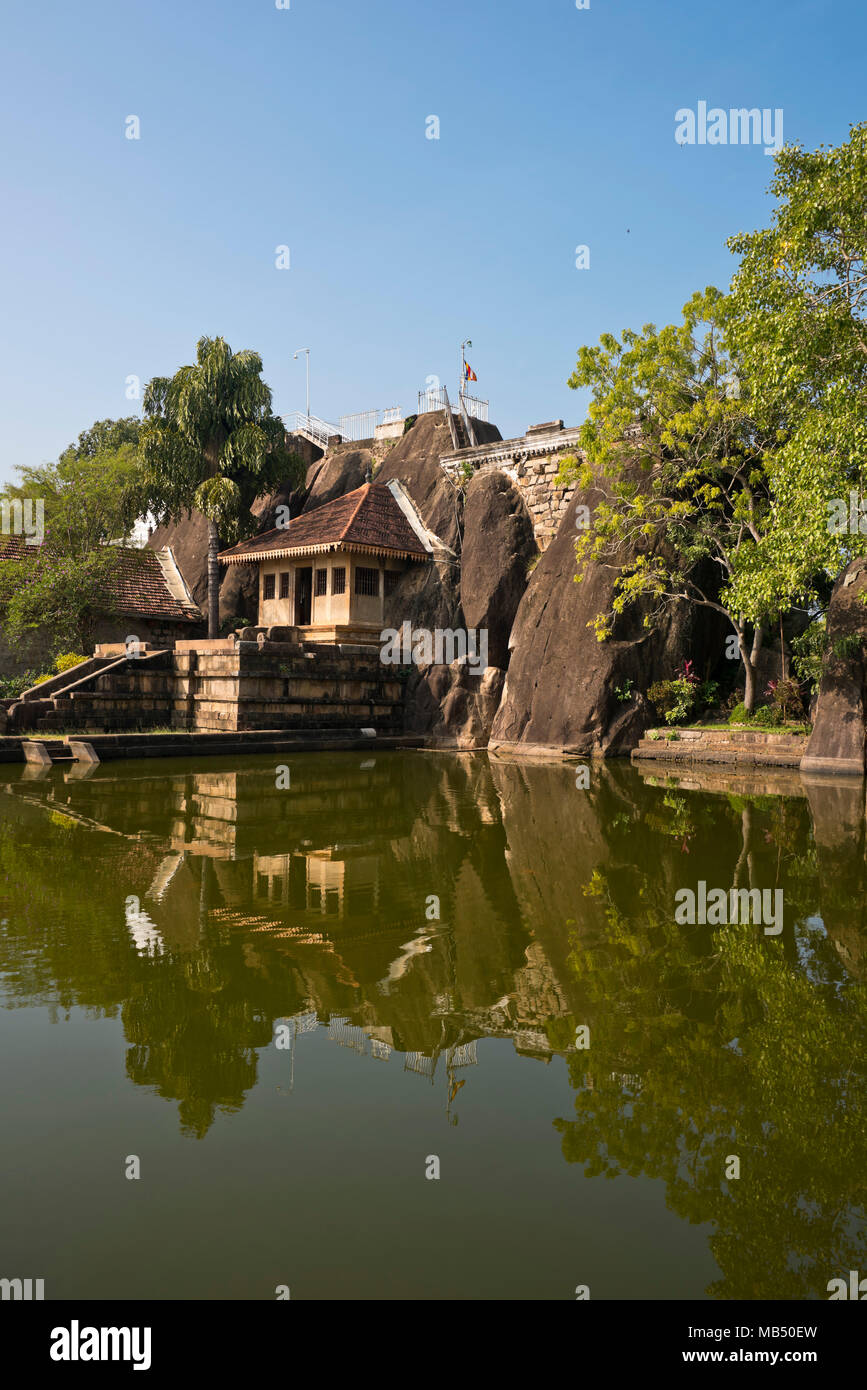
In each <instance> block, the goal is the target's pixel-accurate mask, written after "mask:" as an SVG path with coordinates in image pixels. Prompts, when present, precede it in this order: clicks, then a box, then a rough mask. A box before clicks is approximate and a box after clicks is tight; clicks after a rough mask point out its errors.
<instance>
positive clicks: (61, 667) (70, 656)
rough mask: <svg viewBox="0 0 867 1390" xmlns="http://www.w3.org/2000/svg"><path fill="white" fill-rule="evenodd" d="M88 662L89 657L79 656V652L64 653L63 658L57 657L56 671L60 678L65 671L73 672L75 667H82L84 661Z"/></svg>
mask: <svg viewBox="0 0 867 1390" xmlns="http://www.w3.org/2000/svg"><path fill="white" fill-rule="evenodd" d="M86 660H87V657H86V656H79V655H78V652H63V654H62V655H61V656H59V657H57V659H56V661H55V663H54V669H55V671H56V672H57V674H58V676H62V675H63V672H64V671H71V670H72V668H73V666H80V665H81V663H82V661H86Z"/></svg>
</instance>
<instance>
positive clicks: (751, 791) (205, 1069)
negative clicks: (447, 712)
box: [0, 752, 867, 1299]
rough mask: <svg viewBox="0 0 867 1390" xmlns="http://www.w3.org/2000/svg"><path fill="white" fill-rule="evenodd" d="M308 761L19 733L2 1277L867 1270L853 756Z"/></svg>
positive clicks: (757, 1292)
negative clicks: (584, 770) (724, 896)
mask: <svg viewBox="0 0 867 1390" xmlns="http://www.w3.org/2000/svg"><path fill="white" fill-rule="evenodd" d="M285 766H286V767H288V770H289V772H288V777H287V776H286V774H281V775H280V776H279V778H278V774H277V770H276V768H275V760H274V759H273V758H272V759H265V758H261V757H256V758H250V759H248V760H244V761H242V762H236V761H231V762H230V761H229V760H228V759H208V760H200V761H196V762H188V761H184V762H181V761H180V760H166V761H160V762H151V761H141V762H135V763H124V764H118V763H114V764H111V763H109V764H104V765H101V766H99V767H97V768H95V769H93V770H92V771H91V772H90V774H89V775H87V773H84V774H83V775H82V774H80V773H79V770H78V769H76V770H75V771H73V772H69V771H64V769H63V768H62V767H56V768H53V769H51V770H50V771H49V772H48V773H47V774H45V773H41V772H39V771H37V772H35V774H34V772H33V770H31V769H28V768H19V767H9V766H7V767H0V923H2V926H0V1003H2V1008H0V1051H2V1058H3V1065H2V1069H0V1123H2V1136H0V1174H2V1184H0V1277H6V1278H13V1277H21V1278H34V1279H36V1278H42V1279H44V1280H45V1296H46V1298H48V1299H51V1298H86V1299H89V1298H122V1299H151V1298H182V1299H183V1298H187V1299H197V1298H203V1299H240V1298H243V1299H274V1298H275V1296H276V1294H275V1291H276V1289H277V1287H278V1286H281V1285H284V1286H288V1287H289V1289H290V1290H291V1297H292V1298H293V1299H305V1298H338V1299H342V1298H351V1299H476V1298H493V1299H534V1298H540V1299H574V1298H575V1296H576V1288H577V1287H578V1286H580V1285H585V1286H587V1287H589V1290H590V1296H591V1298H593V1299H597V1298H603V1299H612V1298H613V1299H642V1298H654V1299H675V1298H693V1299H734V1298H746V1299H765V1298H771V1299H773V1298H784V1299H799V1298H827V1296H828V1295H827V1292H826V1289H827V1284H828V1281H829V1280H830V1279H832V1278H836V1277H840V1276H843V1277H846V1276H847V1274H848V1271H849V1270H850V1269H857V1270H860V1271H861V1273H862V1274H865V1273H867V1250H865V1220H864V1216H865V1205H867V1182H865V1175H867V1125H865V1113H864V1100H865V1091H867V1045H865V1044H867V928H865V920H864V918H865V825H864V794H863V787H862V785H861V784H860V783H853V784H851V785H850V784H846V783H838V782H833V781H831V782H828V781H825V782H820V781H816V782H813V783H807V782H804V781H802V780H801V779H800V778H799V776H798V775H797V774H796V773H793V774H776V775H770V774H769V776H768V777H767V778H762V777H750V776H747V775H743V776H735V775H732V776H731V777H726V776H724V775H723V774H721V773H707V774H704V775H702V774H698V773H680V774H678V775H677V776H676V777H668V778H667V777H666V776H665V775H661V774H660V773H659V772H657V773H656V774H655V777H653V778H651V777H649V775H648V773H646V772H645V773H643V774H642V773H640V772H639V771H637V770H635V769H633V768H632V767H629V766H627V765H624V764H609V765H605V766H594V767H593V768H592V770H591V775H590V785H589V787H588V788H586V789H585V788H583V787H582V786H580V785H576V771H575V768H574V767H570V766H568V765H566V764H561V763H545V764H538V765H537V764H527V763H518V762H509V761H504V760H496V759H494V758H490V759H489V758H488V757H487V756H486V755H465V756H464V755H447V754H423V753H379V754H377V753H375V752H371V754H370V755H369V756H364V755H362V754H349V753H346V754H335V755H321V754H308V755H304V756H298V757H294V758H292V759H291V760H289V761H288V763H287V764H286V765H285ZM278 780H279V781H281V782H283V783H285V782H287V781H288V783H289V785H288V786H286V785H281V786H278V785H277V782H278ZM577 780H578V781H579V782H580V781H581V780H582V779H581V778H578V779H577ZM700 882H704V883H706V884H707V885H708V886H709V889H710V888H714V887H716V888H723V889H726V890H728V889H730V888H731V887H732V886H736V887H753V888H759V889H765V890H773V891H776V890H778V889H780V890H782V893H783V898H782V903H783V912H782V920H781V925H782V931H780V932H779V933H775V934H768V933H767V932H766V931H765V929H764V927H763V926H762V925H761V924H756V923H753V922H749V923H746V924H743V925H739V924H737V925H735V924H732V925H701V924H698V925H695V926H691V925H683V924H680V923H678V922H677V921H676V913H675V902H676V895H677V894H678V892H679V890H682V889H684V888H691V889H694V890H696V891H697V885H698V884H699V883H700ZM583 1028H586V1029H587V1030H589V1033H584V1032H579V1031H577V1030H579V1029H583ZM579 1041H580V1042H589V1046H577V1045H576V1044H577V1043H578V1042H579ZM278 1043H280V1044H282V1045H280V1046H278ZM133 1156H135V1157H136V1158H137V1159H138V1160H139V1163H140V1176H139V1177H138V1178H137V1179H131V1178H129V1177H127V1172H128V1171H131V1170H132V1167H133V1165H131V1164H130V1163H129V1160H130V1159H131V1158H132V1157H133ZM733 1157H734V1158H737V1159H739V1162H740V1176H739V1177H735V1176H734V1175H733V1169H732V1164H731V1159H732V1158H733ZM433 1160H437V1161H438V1166H439V1177H438V1178H432V1177H428V1176H427V1173H428V1172H433V1171H434V1170H435V1168H436V1166H437V1165H436V1163H434V1161H433Z"/></svg>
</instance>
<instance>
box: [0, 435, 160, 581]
mask: <svg viewBox="0 0 867 1390" xmlns="http://www.w3.org/2000/svg"><path fill="white" fill-rule="evenodd" d="M138 432H139V422H138V420H136V419H135V418H134V417H133V418H131V419H127V420H97V422H96V423H95V424H94V425H92V426H91V428H90V429H89V430H84V431H82V433H81V434H80V435H79V436H78V443H77V444H70V445H69V446H68V447H67V448H66V449H64V451H63V453H62V454H61V455H60V458H59V459H58V460H57V462H56V463H47V464H40V465H38V466H36V467H27V466H19V467H18V468H17V469H16V472H17V473H18V475H19V478H20V482H18V483H14V484H9V486H8V487H7V488H6V490H5V492H4V494H3V495H4V497H5V499H6V500H7V501H12V500H14V499H15V498H21V499H25V498H29V499H32V500H34V501H35V500H41V501H42V503H43V505H44V508H45V521H44V524H45V533H46V535H48V536H51V538H52V542H53V545H54V548H55V550H62V551H63V553H65V554H67V555H69V556H74V557H76V558H77V559H82V558H83V557H84V556H86V555H89V554H90V553H91V552H92V551H93V550H94V549H95V548H96V547H97V546H99V545H106V544H108V543H109V542H110V541H114V540H118V539H123V538H124V537H125V535H126V532H127V529H128V524H129V520H130V518H129V516H128V494H129V490H130V487H131V485H132V483H133V481H134V479H135V477H136V469H137V452H136V445H137V441H138Z"/></svg>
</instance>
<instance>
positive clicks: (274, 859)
mask: <svg viewBox="0 0 867 1390" xmlns="http://www.w3.org/2000/svg"><path fill="white" fill-rule="evenodd" d="M253 901H254V903H256V904H257V905H258V904H259V903H260V902H263V901H264V902H268V903H279V904H281V905H283V906H287V907H291V908H295V909H298V910H300V911H302V912H305V911H306V912H319V913H321V914H322V915H323V916H324V917H336V918H338V919H339V920H344V919H345V918H350V917H351V918H358V917H373V916H375V914H376V912H377V909H378V907H379V860H378V858H377V857H376V856H375V855H371V854H369V853H365V852H364V847H363V846H361V847H357V848H356V849H355V852H354V853H353V851H352V850H350V849H348V848H347V847H343V846H341V847H338V846H335V845H330V846H329V847H328V848H327V849H319V850H312V851H311V852H310V853H309V854H276V855H274V854H272V855H260V854H254V855H253Z"/></svg>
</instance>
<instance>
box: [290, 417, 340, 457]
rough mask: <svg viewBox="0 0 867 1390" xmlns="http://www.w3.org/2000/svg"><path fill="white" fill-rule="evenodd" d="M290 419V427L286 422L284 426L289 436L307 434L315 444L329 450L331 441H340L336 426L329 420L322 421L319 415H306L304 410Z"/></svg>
mask: <svg viewBox="0 0 867 1390" xmlns="http://www.w3.org/2000/svg"><path fill="white" fill-rule="evenodd" d="M289 419H290V420H291V421H292V424H291V425H289V424H287V422H286V421H285V420H284V422H283V423H284V425H286V428H287V430H288V432H289V434H305V435H307V436H308V438H311V439H312V441H313V443H314V444H319V445H321V446H322V447H323V448H327V446H328V442H329V440H331V439H340V438H341V434H340V430H339V429H338V428H337V426H336V425H331V424H329V422H328V421H327V420H320V419H319V416H318V415H305V414H304V411H303V410H296V411H295V412H294V413H293V414H292V415H291V416H290V417H289Z"/></svg>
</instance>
